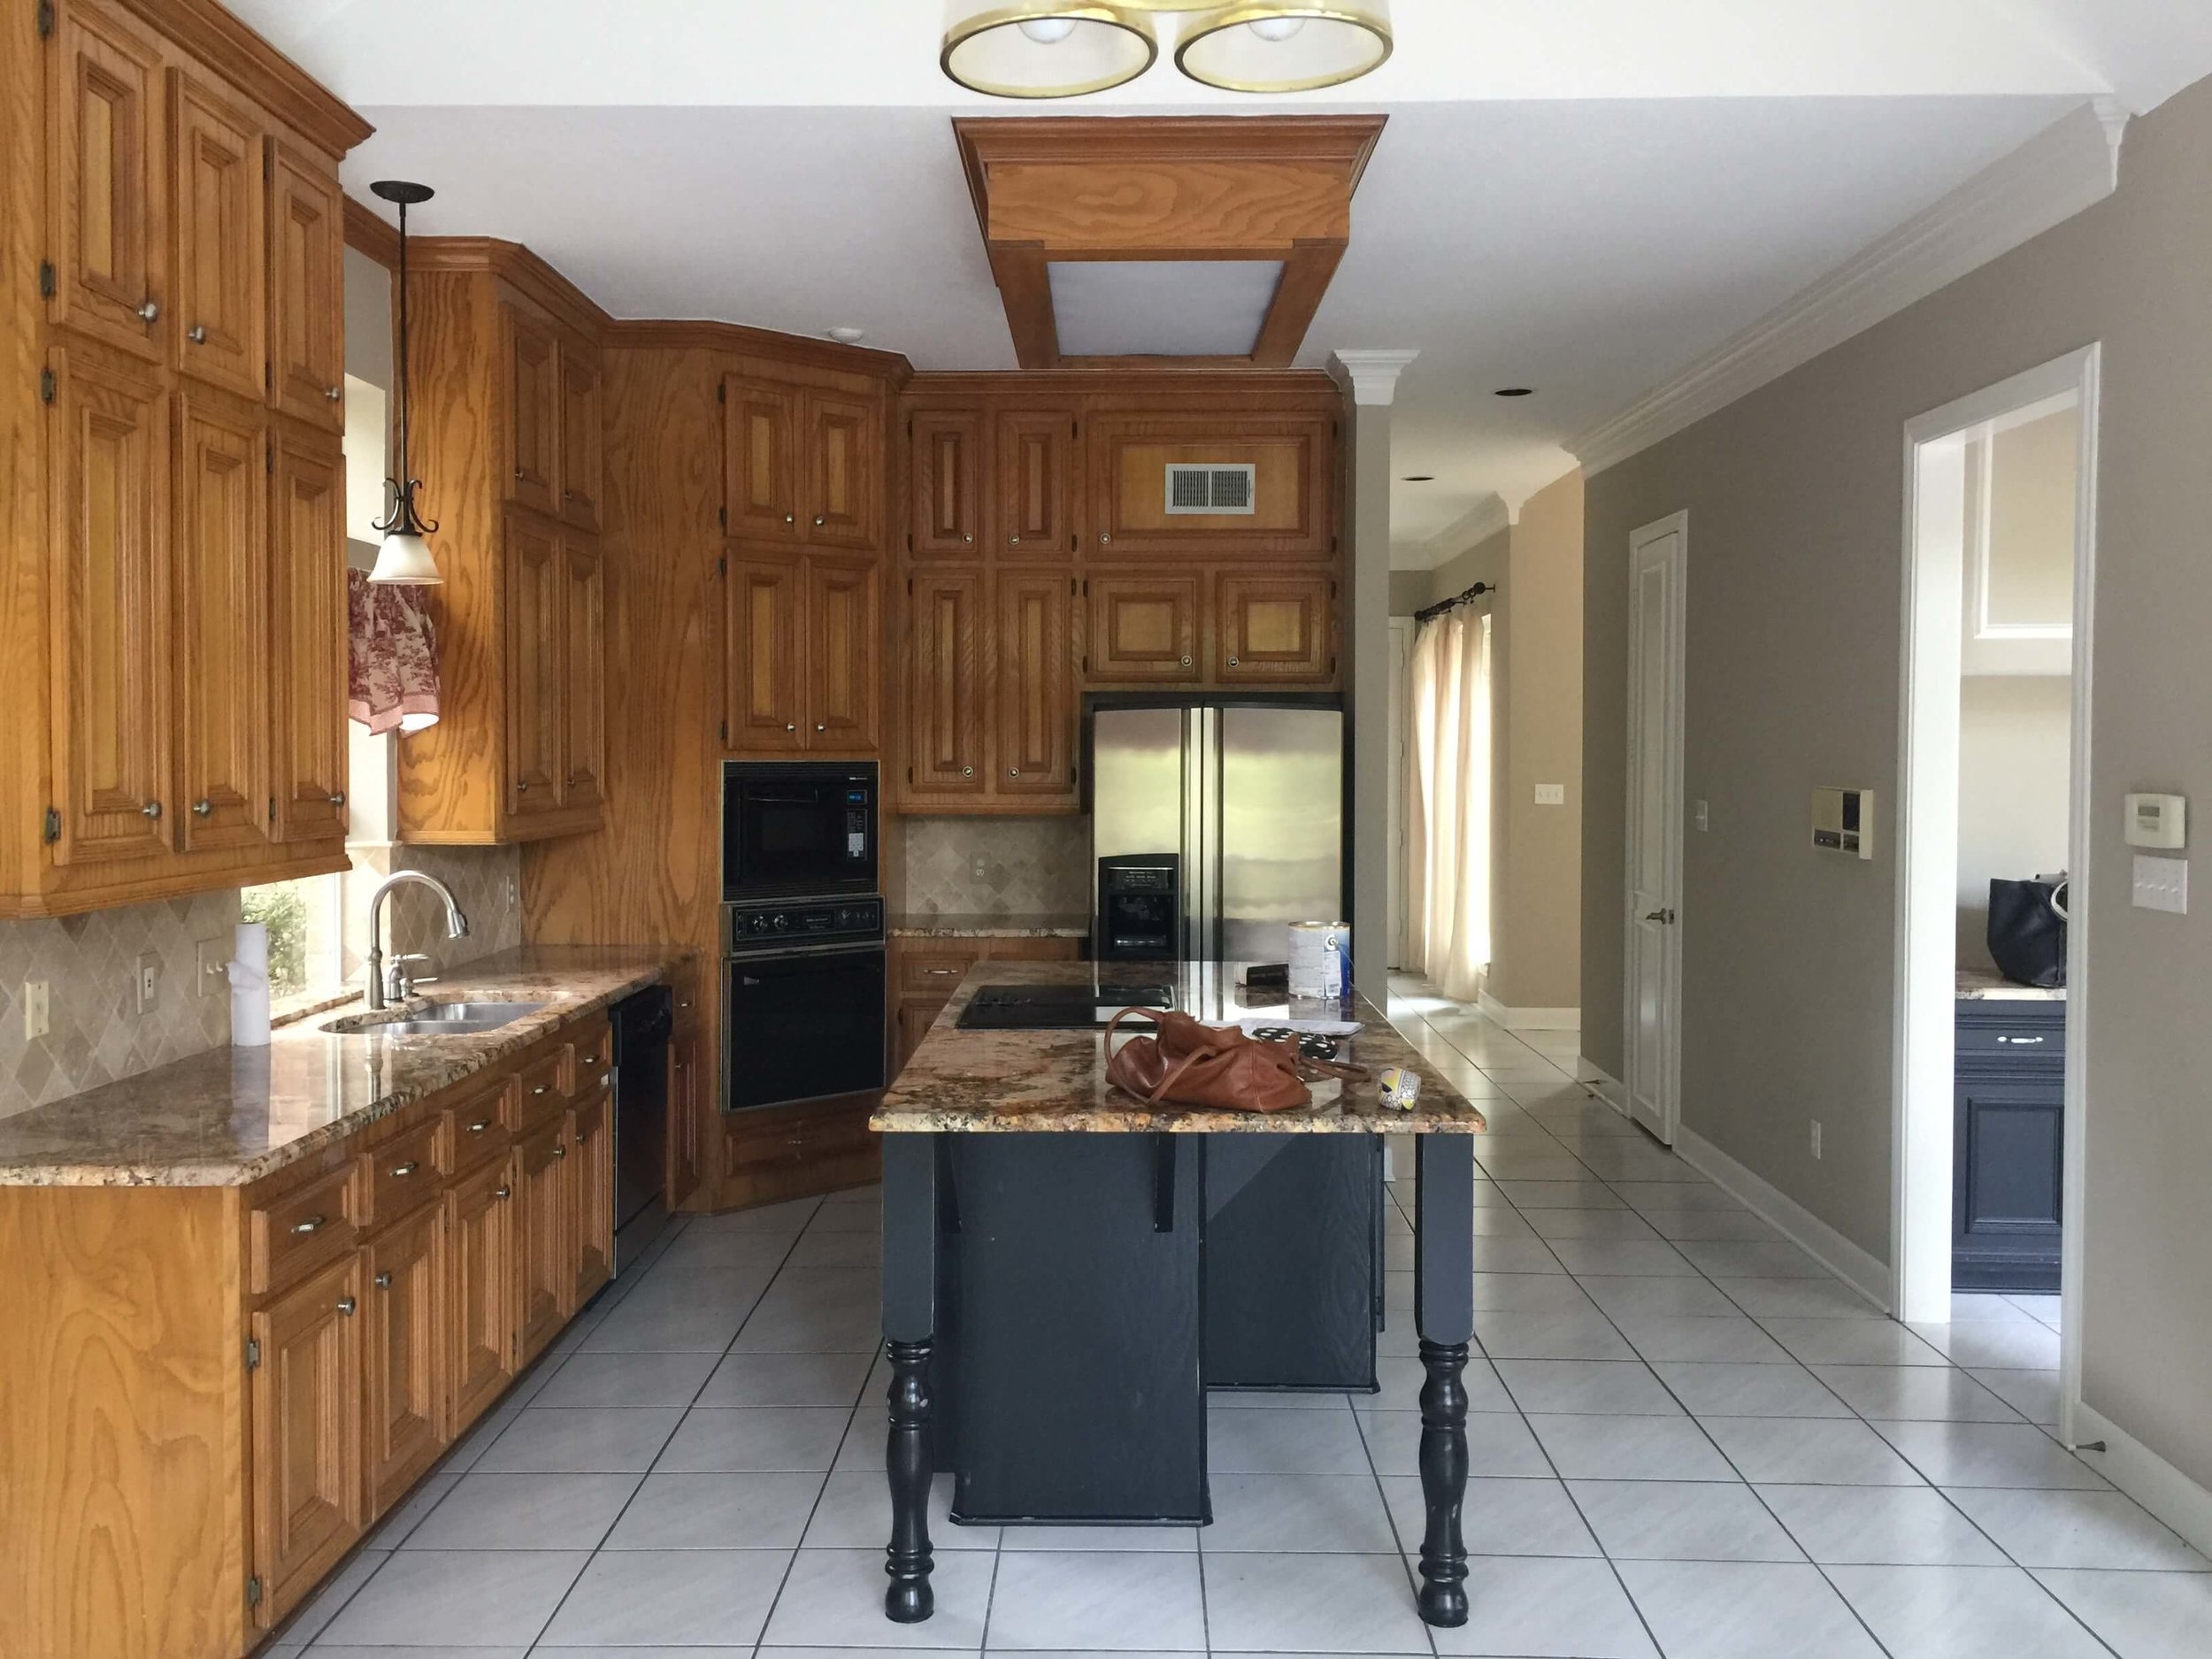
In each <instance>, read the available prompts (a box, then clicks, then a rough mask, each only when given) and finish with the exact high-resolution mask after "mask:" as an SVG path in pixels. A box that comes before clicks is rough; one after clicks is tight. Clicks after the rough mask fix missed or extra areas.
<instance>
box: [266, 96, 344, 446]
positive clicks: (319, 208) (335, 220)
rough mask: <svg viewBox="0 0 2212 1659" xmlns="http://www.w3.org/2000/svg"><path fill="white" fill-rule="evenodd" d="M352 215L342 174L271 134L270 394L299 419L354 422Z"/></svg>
mask: <svg viewBox="0 0 2212 1659" xmlns="http://www.w3.org/2000/svg"><path fill="white" fill-rule="evenodd" d="M345 385H346V334H345V214H344V198H343V197H342V195H341V194H340V192H339V189H338V181H337V180H335V179H334V178H333V177H331V175H330V174H329V173H328V172H327V171H326V170H325V169H324V168H323V167H322V166H321V165H319V163H317V162H316V161H314V160H313V159H312V158H311V157H308V156H307V155H305V154H303V152H302V151H301V150H299V149H298V148H296V146H294V145H292V144H288V143H287V142H284V141H283V140H282V139H276V138H273V139H271V140H270V141H269V397H270V401H271V402H272V403H273V404H275V406H276V407H277V409H278V410H280V411H281V412H283V413H285V414H287V415H289V416H291V417H292V418H293V419H296V420H304V421H307V422H309V423H311V424H312V425H314V426H325V427H328V428H329V429H330V430H332V431H334V432H341V431H343V430H344V428H345V424H346V403H345V399H346V393H345Z"/></svg>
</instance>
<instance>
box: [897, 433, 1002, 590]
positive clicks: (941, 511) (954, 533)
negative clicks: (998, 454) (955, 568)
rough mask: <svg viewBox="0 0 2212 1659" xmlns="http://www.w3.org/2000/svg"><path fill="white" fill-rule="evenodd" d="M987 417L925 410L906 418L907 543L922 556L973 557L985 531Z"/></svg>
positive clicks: (977, 551)
mask: <svg viewBox="0 0 2212 1659" xmlns="http://www.w3.org/2000/svg"><path fill="white" fill-rule="evenodd" d="M983 426H984V416H983V413H982V411H980V410H974V409H925V410H918V411H915V413H914V415H913V416H912V418H911V419H910V420H909V421H908V423H907V440H908V441H907V466H908V469H909V472H910V474H911V480H912V486H913V491H912V493H913V521H912V523H911V525H910V526H909V539H908V548H909V550H910V552H911V553H912V554H913V556H914V557H916V558H918V559H936V558H949V559H973V558H976V557H979V556H980V552H981V549H979V548H978V546H977V545H976V541H977V538H978V537H979V536H980V535H982V534H984V527H983V502H982V497H981V494H980V490H981V485H982V480H983V477H984V469H985V465H986V464H985V461H984V457H983Z"/></svg>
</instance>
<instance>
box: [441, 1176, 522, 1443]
mask: <svg viewBox="0 0 2212 1659" xmlns="http://www.w3.org/2000/svg"><path fill="white" fill-rule="evenodd" d="M444 1210H445V1218H446V1250H447V1266H446V1299H445V1306H444V1310H443V1317H444V1324H445V1330H446V1363H447V1373H446V1374H447V1381H448V1386H449V1390H450V1396H449V1397H450V1399H451V1402H452V1407H451V1414H450V1416H449V1419H448V1423H447V1431H448V1432H449V1433H451V1434H459V1433H460V1432H461V1431H462V1430H464V1429H465V1428H467V1427H468V1425H470V1424H472V1423H473V1422H475V1421H476V1419H477V1418H478V1417H481V1416H482V1415H483V1414H484V1410H485V1409H486V1408H487V1407H488V1406H489V1405H490V1404H491V1403H492V1402H494V1401H495V1400H497V1399H498V1398H499V1396H500V1395H501V1394H504V1393H505V1392H506V1391H507V1385H508V1384H509V1383H511V1382H512V1381H513V1380H514V1379H515V1370H516V1367H515V1353H514V1340H515V1337H514V1324H515V1314H514V1308H515V1266H514V1215H515V1190H514V1178H513V1173H512V1170H511V1160H510V1159H509V1158H507V1157H499V1158H495V1159H494V1160H493V1161H492V1162H491V1163H489V1164H485V1165H483V1167H482V1168H480V1169H479V1170H477V1171H475V1172H474V1173H473V1174H470V1175H462V1176H458V1177H456V1178H455V1179H454V1182H453V1185H452V1186H450V1187H448V1188H447V1189H446V1194H445V1203H444Z"/></svg>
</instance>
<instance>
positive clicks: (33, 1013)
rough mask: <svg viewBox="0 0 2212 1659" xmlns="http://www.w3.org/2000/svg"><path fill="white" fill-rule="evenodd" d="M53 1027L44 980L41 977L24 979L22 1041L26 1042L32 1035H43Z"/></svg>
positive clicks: (51, 1011) (51, 1012)
mask: <svg viewBox="0 0 2212 1659" xmlns="http://www.w3.org/2000/svg"><path fill="white" fill-rule="evenodd" d="M53 1028H54V1019H53V1010H52V1009H51V1008H50V1006H49V1005H48V1003H47V1000H46V981H45V980H43V979H26V980H24V981H23V1041H26V1042H28V1041H31V1040H32V1039H33V1038H34V1037H43V1036H44V1035H45V1034H46V1033H48V1032H50V1031H51V1030H53Z"/></svg>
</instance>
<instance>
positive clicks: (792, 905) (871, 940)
mask: <svg viewBox="0 0 2212 1659" xmlns="http://www.w3.org/2000/svg"><path fill="white" fill-rule="evenodd" d="M883 936H884V935H883V901H882V900H881V899H879V898H866V899H768V900H763V901H761V902H757V903H751V904H725V905H724V906H723V907H722V946H723V954H724V955H726V956H757V955H759V954H761V953H763V952H764V951H778V950H789V949H795V948H804V947H807V946H818V945H872V944H880V943H882V941H883Z"/></svg>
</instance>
